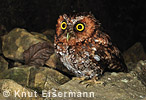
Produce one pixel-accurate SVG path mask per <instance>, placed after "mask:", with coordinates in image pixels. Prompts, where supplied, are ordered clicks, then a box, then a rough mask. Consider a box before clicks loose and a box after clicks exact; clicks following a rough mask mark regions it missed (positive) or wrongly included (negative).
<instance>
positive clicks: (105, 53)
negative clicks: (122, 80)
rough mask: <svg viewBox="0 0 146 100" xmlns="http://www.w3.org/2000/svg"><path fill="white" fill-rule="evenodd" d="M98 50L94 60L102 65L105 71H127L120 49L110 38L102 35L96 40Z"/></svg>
mask: <svg viewBox="0 0 146 100" xmlns="http://www.w3.org/2000/svg"><path fill="white" fill-rule="evenodd" d="M94 41H95V46H96V50H95V52H94V56H93V58H94V59H95V60H96V61H97V62H98V64H101V65H102V66H103V67H105V66H108V67H105V69H108V70H111V71H125V72H127V67H126V65H125V63H124V59H123V57H122V55H121V52H120V51H119V49H118V48H117V47H116V46H115V45H114V44H113V43H112V41H111V39H110V37H109V36H108V35H107V34H105V33H101V34H100V35H98V36H96V38H95V40H94Z"/></svg>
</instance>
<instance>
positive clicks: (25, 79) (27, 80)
mask: <svg viewBox="0 0 146 100" xmlns="http://www.w3.org/2000/svg"><path fill="white" fill-rule="evenodd" d="M0 78H1V79H12V80H14V81H16V82H17V83H19V84H21V85H23V86H27V87H31V88H36V89H41V90H42V89H50V88H53V87H57V86H59V85H61V84H63V83H65V82H67V81H69V80H70V79H69V78H68V77H67V76H65V75H63V74H61V73H60V72H58V71H56V70H53V69H50V68H46V67H39V68H36V67H35V66H27V65H22V66H19V67H14V68H11V69H8V70H6V71H4V72H2V73H0ZM41 90H40V91H41Z"/></svg>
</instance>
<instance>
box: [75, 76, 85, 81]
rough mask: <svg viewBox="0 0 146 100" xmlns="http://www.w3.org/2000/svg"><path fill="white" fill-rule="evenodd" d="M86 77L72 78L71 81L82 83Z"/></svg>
mask: <svg viewBox="0 0 146 100" xmlns="http://www.w3.org/2000/svg"><path fill="white" fill-rule="evenodd" d="M85 79H86V77H73V78H72V80H80V81H83V80H85Z"/></svg>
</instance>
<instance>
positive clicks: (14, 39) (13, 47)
mask: <svg viewBox="0 0 146 100" xmlns="http://www.w3.org/2000/svg"><path fill="white" fill-rule="evenodd" d="M33 34H35V33H33ZM33 34H31V33H29V32H27V31H26V30H25V29H20V28H15V29H13V30H12V31H10V32H9V33H8V34H7V35H5V36H3V38H2V51H3V54H4V56H5V57H7V58H9V59H12V60H23V52H24V51H25V50H27V49H28V48H29V47H30V46H31V45H33V44H36V43H39V42H44V41H46V37H45V36H43V35H42V34H40V35H39V34H38V33H37V34H35V35H33ZM47 42H50V41H49V40H47ZM50 43H51V42H50Z"/></svg>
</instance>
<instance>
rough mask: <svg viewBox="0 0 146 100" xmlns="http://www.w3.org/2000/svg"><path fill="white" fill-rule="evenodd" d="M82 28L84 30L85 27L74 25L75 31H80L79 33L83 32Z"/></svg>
mask: <svg viewBox="0 0 146 100" xmlns="http://www.w3.org/2000/svg"><path fill="white" fill-rule="evenodd" d="M84 28H85V26H84V24H82V23H80V24H77V25H76V29H77V30H78V31H80V32H81V31H83V30H84Z"/></svg>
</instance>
